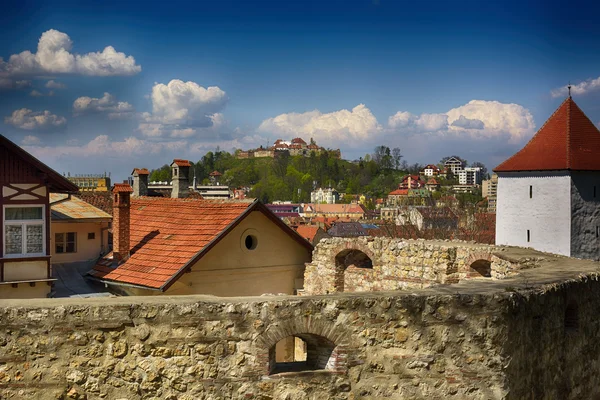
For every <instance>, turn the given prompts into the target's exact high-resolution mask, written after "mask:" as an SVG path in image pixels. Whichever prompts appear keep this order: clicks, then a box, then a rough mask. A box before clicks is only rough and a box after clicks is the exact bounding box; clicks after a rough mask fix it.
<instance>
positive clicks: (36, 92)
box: [29, 90, 43, 97]
mask: <svg viewBox="0 0 600 400" xmlns="http://www.w3.org/2000/svg"><path fill="white" fill-rule="evenodd" d="M29 95H30V96H31V97H42V96H43V94H42V93H40V92H38V91H37V90H32V91H31V93H29Z"/></svg>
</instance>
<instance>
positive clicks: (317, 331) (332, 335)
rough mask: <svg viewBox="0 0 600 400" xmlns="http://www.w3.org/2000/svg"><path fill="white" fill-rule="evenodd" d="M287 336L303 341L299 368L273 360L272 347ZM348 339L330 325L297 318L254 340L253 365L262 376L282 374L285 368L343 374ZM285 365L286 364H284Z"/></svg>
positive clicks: (274, 349)
mask: <svg viewBox="0 0 600 400" xmlns="http://www.w3.org/2000/svg"><path fill="white" fill-rule="evenodd" d="M289 337H298V338H300V339H302V340H303V341H304V342H306V345H307V349H306V350H307V351H306V361H304V364H303V365H301V364H300V363H298V364H296V365H288V366H285V365H282V364H283V363H278V362H277V361H276V351H277V350H276V345H277V343H279V342H280V341H281V340H283V339H286V338H289ZM348 339H349V337H348V336H347V335H346V333H345V332H342V331H341V330H340V329H339V328H338V329H336V328H332V326H331V322H329V321H325V320H321V319H316V318H311V317H300V318H295V319H289V320H287V321H282V322H281V323H278V324H277V325H271V326H269V327H268V328H267V330H266V331H265V332H263V333H262V334H261V335H260V336H258V337H257V338H256V339H255V346H256V348H257V349H258V352H257V358H256V359H257V362H258V363H259V364H260V368H261V373H262V375H272V374H274V373H278V372H282V369H283V370H285V368H286V367H292V369H291V370H292V371H293V370H296V371H311V370H326V371H331V372H336V373H345V372H346V371H347V369H348V366H347V358H348V357H347V348H348V346H347V343H348ZM286 364H289V363H286Z"/></svg>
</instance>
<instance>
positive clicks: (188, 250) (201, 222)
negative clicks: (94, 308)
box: [90, 197, 312, 291]
mask: <svg viewBox="0 0 600 400" xmlns="http://www.w3.org/2000/svg"><path fill="white" fill-rule="evenodd" d="M130 210H131V211H130V246H131V249H130V253H131V254H130V257H129V258H128V259H127V260H126V261H125V262H124V263H123V264H121V265H119V266H118V267H117V268H114V269H113V268H108V267H107V265H110V262H109V260H106V259H102V260H100V262H99V263H98V265H97V267H94V270H92V271H91V272H90V275H92V276H94V277H96V278H100V279H102V280H103V281H115V282H119V283H127V284H133V285H138V286H145V287H149V288H154V289H160V290H163V291H164V290H166V289H167V288H168V287H169V286H170V285H171V284H172V283H173V282H175V280H176V279H177V278H178V277H179V275H180V274H182V273H183V272H184V271H185V269H187V268H189V267H191V266H192V265H194V264H195V263H196V262H197V261H198V260H199V259H200V258H201V257H202V256H203V255H204V253H205V252H207V251H208V250H210V249H211V248H212V246H213V245H214V244H216V243H217V242H218V240H219V239H220V238H221V237H222V234H224V233H226V232H228V230H229V229H233V227H235V226H236V225H237V223H238V222H239V221H241V220H242V219H243V217H245V216H246V215H247V213H249V212H250V211H254V210H256V211H262V212H263V213H265V215H266V216H267V217H269V219H271V220H272V221H273V222H275V223H276V224H278V225H279V226H280V227H281V228H282V229H283V230H284V232H286V233H288V234H290V235H292V237H293V238H294V239H296V240H297V241H298V242H299V243H301V244H302V245H304V246H306V248H307V249H309V251H312V246H311V245H310V243H308V242H306V241H305V240H304V239H302V238H301V237H300V236H298V235H297V234H296V233H295V232H294V231H293V230H292V229H291V228H289V227H287V226H286V225H285V224H284V223H283V222H281V220H279V218H277V216H275V215H273V214H272V213H271V212H270V211H268V209H267V208H266V207H265V206H264V205H263V204H262V203H259V202H253V203H249V202H222V201H209V200H190V199H171V198H163V197H141V198H133V199H131V208H130Z"/></svg>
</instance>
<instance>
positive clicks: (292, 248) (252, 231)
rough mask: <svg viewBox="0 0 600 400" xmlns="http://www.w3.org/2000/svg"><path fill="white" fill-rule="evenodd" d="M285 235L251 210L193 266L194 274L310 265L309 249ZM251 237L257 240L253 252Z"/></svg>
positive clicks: (261, 214)
mask: <svg viewBox="0 0 600 400" xmlns="http://www.w3.org/2000/svg"><path fill="white" fill-rule="evenodd" d="M282 233H283V232H282V231H281V228H280V227H279V226H277V225H276V224H274V223H273V221H271V219H269V218H268V217H267V216H266V215H265V214H264V213H263V212H261V211H259V210H256V211H251V212H250V213H248V215H247V216H246V217H245V218H244V219H243V220H241V221H240V222H239V223H238V224H237V225H236V226H235V227H234V228H233V229H232V230H230V231H229V232H228V233H227V234H226V235H225V236H224V237H223V238H221V240H220V241H219V242H218V243H217V244H215V245H214V246H213V247H212V248H211V249H210V250H208V252H206V254H204V256H203V257H202V258H201V259H200V260H198V261H197V262H196V263H195V264H194V265H193V266H192V271H201V270H202V269H211V270H213V269H222V270H226V269H230V270H235V271H237V272H236V273H241V272H240V270H243V269H246V268H258V267H278V266H290V265H304V263H306V262H310V260H311V256H312V252H311V250H310V246H304V245H302V244H301V243H300V242H298V241H297V240H295V239H294V238H293V237H292V236H290V235H286V234H282ZM249 235H250V236H252V237H253V238H254V240H255V241H256V242H255V243H256V246H255V247H254V248H253V249H248V248H247V246H246V243H245V241H246V237H247V236H249ZM301 240H303V241H305V239H302V238H301Z"/></svg>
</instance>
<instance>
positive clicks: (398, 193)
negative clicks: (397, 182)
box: [388, 189, 408, 196]
mask: <svg viewBox="0 0 600 400" xmlns="http://www.w3.org/2000/svg"><path fill="white" fill-rule="evenodd" d="M388 196H408V189H396V190H394V191H393V192H390V193H389V194H388Z"/></svg>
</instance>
